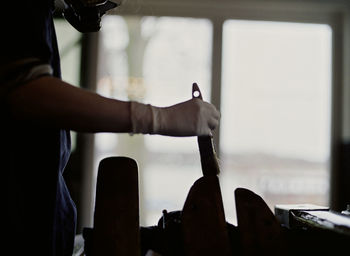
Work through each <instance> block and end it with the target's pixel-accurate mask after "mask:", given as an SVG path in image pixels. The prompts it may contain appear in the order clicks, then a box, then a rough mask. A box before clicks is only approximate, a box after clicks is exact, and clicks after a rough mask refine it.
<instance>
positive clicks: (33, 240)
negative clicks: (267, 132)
mask: <svg viewBox="0 0 350 256" xmlns="http://www.w3.org/2000/svg"><path fill="white" fill-rule="evenodd" d="M77 1H78V2H79V3H77ZM65 2H66V4H68V5H69V7H70V8H72V7H74V2H75V3H76V4H79V6H80V7H81V6H83V7H84V8H85V7H86V6H87V7H89V4H90V3H91V2H95V3H96V2H101V0H100V1H91V0H89V1H86V3H84V1H83V0H75V1H72V0H69V1H68V0H66V1H65ZM102 2H106V1H102ZM99 4H100V3H97V4H95V5H94V6H93V5H91V6H90V7H91V8H92V7H94V8H95V7H96V6H99ZM2 10H3V12H2V15H0V21H1V24H2V38H1V40H0V54H1V57H0V80H1V85H0V104H1V108H0V109H1V110H0V111H1V117H2V121H1V127H0V136H1V154H0V158H1V170H2V172H1V175H2V179H1V180H2V181H3V186H2V189H4V190H5V191H4V192H3V193H2V195H5V198H6V200H5V205H3V207H2V209H3V210H4V211H5V212H6V214H5V218H4V219H3V220H4V222H5V225H2V231H3V234H5V237H4V236H3V237H4V238H3V239H2V242H3V244H4V246H2V251H3V252H8V253H7V254H9V255H46V256H47V255H55V256H56V255H72V251H73V243H74V236H75V222H76V209H75V206H74V202H73V201H72V199H71V197H70V195H69V191H68V189H67V187H66V185H65V181H64V179H63V176H62V173H63V170H64V168H65V165H66V164H67V161H68V159H69V153H70V137H69V131H70V130H74V131H77V132H87V133H97V132H115V133H124V132H125V133H126V132H127V133H141V134H159V135H166V136H180V137H181V136H201V135H210V134H211V131H212V130H213V129H215V127H216V126H217V125H218V122H219V118H220V113H219V112H218V111H217V109H216V108H215V107H214V106H213V105H212V104H210V103H207V102H204V101H201V100H199V99H190V100H188V101H186V102H180V103H178V104H176V105H173V106H169V107H165V108H160V107H156V106H152V105H149V104H148V105H146V104H142V103H138V102H132V101H129V102H128V101H120V100H117V99H112V98H106V97H102V96H100V95H98V94H96V93H94V92H90V91H87V90H83V89H80V88H77V87H75V86H73V85H70V84H68V83H66V82H64V81H62V79H61V72H60V61H59V52H58V48H57V41H56V35H55V30H54V24H53V10H54V0H35V1H34V0H33V1H30V0H17V1H5V3H2ZM73 10H74V9H73ZM83 11H84V10H83ZM86 13H88V12H86ZM74 15H75V14H74V13H73V21H74V17H75V18H76V16H74ZM78 18H79V19H75V21H76V22H81V21H84V19H80V17H78ZM87 22H88V23H89V20H87ZM73 23H74V22H73ZM96 24H97V23H96ZM96 24H93V25H94V26H95V25H96ZM75 25H76V27H77V28H79V26H81V28H82V30H84V28H87V30H88V29H89V26H90V25H91V24H88V26H87V27H84V26H85V25H84V24H83V23H82V24H77V23H76V24H75ZM97 25H98V24H97Z"/></svg>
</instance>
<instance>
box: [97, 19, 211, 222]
mask: <svg viewBox="0 0 350 256" xmlns="http://www.w3.org/2000/svg"><path fill="white" fill-rule="evenodd" d="M103 23H104V24H103V26H102V30H101V47H100V50H99V55H100V58H99V80H98V92H99V93H100V94H103V95H106V96H109V97H115V98H118V99H121V100H129V99H130V100H137V101H140V102H143V103H150V104H152V105H156V106H169V105H172V104H176V103H179V102H181V101H185V100H189V99H190V98H191V92H192V91H191V90H192V83H193V82H197V83H198V84H199V85H200V88H201V90H202V93H203V95H204V98H205V99H206V100H208V99H209V98H210V79H211V74H210V70H211V67H210V60H211V37H212V27H211V23H210V22H209V21H208V20H206V19H192V18H171V17H138V16H124V17H121V16H106V17H105V18H104V20H103ZM95 152H96V157H95V159H96V168H95V169H97V163H98V162H99V161H100V160H101V159H102V158H103V157H106V156H109V155H124V156H128V157H132V158H134V159H135V160H136V161H137V162H138V165H139V173H140V197H141V198H140V215H141V224H142V225H154V224H156V223H157V221H158V219H159V218H160V217H161V213H162V210H163V209H167V210H168V211H173V210H181V209H182V207H183V204H184V202H185V199H186V195H187V193H188V191H189V189H190V186H191V185H192V184H193V183H194V182H195V181H196V179H197V178H199V177H200V176H201V166H200V162H199V153H198V148H197V142H196V138H173V137H162V136H156V135H152V136H151V135H146V136H142V135H134V136H130V135H115V134H98V135H96V147H95Z"/></svg>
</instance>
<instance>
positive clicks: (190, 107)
mask: <svg viewBox="0 0 350 256" xmlns="http://www.w3.org/2000/svg"><path fill="white" fill-rule="evenodd" d="M195 88H197V89H196V90H197V91H199V89H198V87H195V85H194V89H195ZM194 89H193V90H194ZM219 119H220V113H219V112H218V110H217V109H216V108H215V106H214V105H212V104H210V103H208V102H205V101H203V100H201V98H200V97H198V98H193V99H191V100H188V101H185V102H182V103H179V104H176V105H173V106H170V107H165V108H160V107H155V106H152V105H145V104H141V103H137V102H132V103H131V120H132V127H133V132H134V133H144V134H145V133H149V134H160V135H168V136H177V137H182V136H208V135H209V136H212V130H214V129H215V128H216V127H217V126H218V124H219Z"/></svg>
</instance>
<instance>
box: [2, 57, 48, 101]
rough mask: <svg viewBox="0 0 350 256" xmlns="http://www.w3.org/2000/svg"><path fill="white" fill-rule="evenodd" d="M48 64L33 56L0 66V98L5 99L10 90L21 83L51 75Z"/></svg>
mask: <svg viewBox="0 0 350 256" xmlns="http://www.w3.org/2000/svg"><path fill="white" fill-rule="evenodd" d="M52 73H53V71H52V68H51V66H50V65H49V64H47V63H44V62H42V61H40V60H39V59H35V58H28V59H22V60H17V61H14V62H12V63H8V64H6V65H4V66H1V67H0V81H1V86H0V100H1V101H3V100H5V99H6V96H7V95H8V93H10V92H11V90H13V89H15V88H17V87H18V86H20V85H21V84H24V83H27V82H29V81H31V80H34V79H37V78H39V77H41V76H45V75H52Z"/></svg>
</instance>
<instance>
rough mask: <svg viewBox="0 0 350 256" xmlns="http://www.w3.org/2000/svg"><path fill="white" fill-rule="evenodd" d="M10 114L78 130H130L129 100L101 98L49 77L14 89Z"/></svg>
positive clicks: (10, 101)
mask: <svg viewBox="0 0 350 256" xmlns="http://www.w3.org/2000/svg"><path fill="white" fill-rule="evenodd" d="M8 104H9V106H10V111H11V114H12V115H13V117H14V118H15V119H17V120H20V121H28V122H33V123H37V124H39V125H42V126H53V127H57V128H62V129H70V130H75V131H79V132H130V131H131V122H130V103H129V102H124V101H119V100H114V99H109V98H106V97H102V96H100V95H98V94H96V93H92V92H89V91H87V90H83V89H80V88H77V87H74V86H72V85H70V84H67V83H65V82H63V81H62V80H60V79H58V78H54V77H50V76H45V77H41V78H39V79H36V80H33V81H31V82H29V83H27V84H25V85H22V86H20V87H18V88H16V89H15V90H13V91H12V92H11V93H10V94H9V96H8Z"/></svg>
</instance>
